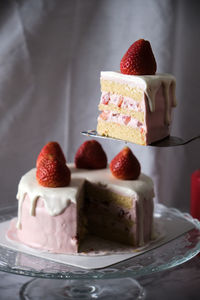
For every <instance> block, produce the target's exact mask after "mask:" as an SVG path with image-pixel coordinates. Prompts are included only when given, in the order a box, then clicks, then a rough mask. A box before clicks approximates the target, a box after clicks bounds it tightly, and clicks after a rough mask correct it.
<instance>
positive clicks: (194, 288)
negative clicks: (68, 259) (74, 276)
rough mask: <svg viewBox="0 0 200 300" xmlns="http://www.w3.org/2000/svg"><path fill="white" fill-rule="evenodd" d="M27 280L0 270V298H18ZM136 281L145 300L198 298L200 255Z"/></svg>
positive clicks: (194, 299)
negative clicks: (144, 294)
mask: <svg viewBox="0 0 200 300" xmlns="http://www.w3.org/2000/svg"><path fill="white" fill-rule="evenodd" d="M29 280H31V278H30V277H25V276H20V275H13V274H8V273H3V272H0V299H1V300H4V299H5V300H15V299H16V300H18V299H20V296H19V290H20V287H21V286H22V285H23V284H25V283H26V282H28V281H29ZM46 280H51V279H46ZM138 281H139V282H140V284H141V285H142V286H143V287H144V288H145V291H146V298H145V299H146V300H157V299H159V300H160V299H162V300H169V299H170V300H179V299H181V300H199V299H200V255H198V256H196V257H194V258H193V259H191V260H190V261H188V262H186V263H184V264H182V265H180V266H178V267H175V268H172V269H170V270H167V271H163V272H158V273H154V274H151V275H147V276H143V277H140V278H138ZM37 299H40V296H39V295H38V298H37ZM55 300H56V299H55ZM108 300H109V299H108Z"/></svg>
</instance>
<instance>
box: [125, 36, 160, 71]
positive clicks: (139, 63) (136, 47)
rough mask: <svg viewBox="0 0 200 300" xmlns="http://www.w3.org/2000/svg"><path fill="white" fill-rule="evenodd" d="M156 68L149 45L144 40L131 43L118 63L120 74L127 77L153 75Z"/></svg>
mask: <svg viewBox="0 0 200 300" xmlns="http://www.w3.org/2000/svg"><path fill="white" fill-rule="evenodd" d="M156 68H157V66H156V60H155V57H154V54H153V51H152V48H151V45H150V43H149V41H145V40H144V39H140V40H138V41H136V42H135V43H133V44H132V45H131V46H130V47H129V49H128V50H127V52H126V53H125V54H124V56H123V58H122V60H121V62H120V70H121V73H123V74H127V75H154V74H155V73H156Z"/></svg>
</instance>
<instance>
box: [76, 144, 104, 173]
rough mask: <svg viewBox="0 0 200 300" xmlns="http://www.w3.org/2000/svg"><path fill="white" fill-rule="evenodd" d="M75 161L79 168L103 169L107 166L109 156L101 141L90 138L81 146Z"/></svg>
mask: <svg viewBox="0 0 200 300" xmlns="http://www.w3.org/2000/svg"><path fill="white" fill-rule="evenodd" d="M74 162H75V165H76V168H79V169H103V168H106V166H107V156H106V154H105V152H104V150H103V148H102V146H101V144H100V143H98V142H97V141H95V140H90V141H86V142H84V143H83V144H82V145H81V146H80V147H79V149H78V150H77V152H76V155H75V159H74Z"/></svg>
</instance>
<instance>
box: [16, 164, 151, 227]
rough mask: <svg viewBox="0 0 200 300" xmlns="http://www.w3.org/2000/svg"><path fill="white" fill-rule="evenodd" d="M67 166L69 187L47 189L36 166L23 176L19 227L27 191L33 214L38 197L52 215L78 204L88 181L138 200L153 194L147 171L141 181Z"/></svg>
mask: <svg viewBox="0 0 200 300" xmlns="http://www.w3.org/2000/svg"><path fill="white" fill-rule="evenodd" d="M68 166H69V167H70V169H71V183H70V185H69V186H67V187H58V188H48V187H43V186H41V185H39V184H38V182H37V180H36V169H32V170H30V171H29V172H28V173H26V174H25V175H24V176H22V178H21V180H20V182H19V186H18V193H17V199H18V200H19V205H18V223H17V227H18V228H20V224H21V209H22V203H23V200H24V198H25V196H26V194H28V196H29V198H30V201H31V211H30V215H34V214H35V207H36V202H37V199H38V198H39V197H41V198H42V199H43V201H44V205H45V207H46V209H47V211H48V212H49V214H50V215H51V216H56V215H59V214H60V213H61V212H62V211H63V210H64V209H65V208H66V207H67V206H68V205H69V204H70V202H74V203H76V201H77V198H78V195H79V192H80V190H81V188H82V186H83V184H84V181H85V180H88V181H90V182H93V183H97V184H98V183H99V184H102V185H107V187H108V188H109V189H111V190H112V191H115V192H117V193H120V194H122V195H124V196H132V197H134V198H135V199H136V200H139V199H140V197H142V198H145V197H146V198H147V199H151V198H152V197H153V196H154V194H153V182H152V180H151V178H150V177H148V176H146V175H144V174H141V175H140V177H139V179H138V180H119V179H116V178H115V177H113V176H112V174H111V172H110V170H109V169H101V170H83V169H76V168H75V167H74V165H73V164H68ZM139 206H140V203H139Z"/></svg>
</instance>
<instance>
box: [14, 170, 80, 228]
mask: <svg viewBox="0 0 200 300" xmlns="http://www.w3.org/2000/svg"><path fill="white" fill-rule="evenodd" d="M83 182H84V180H83V179H81V178H80V179H78V178H77V179H72V180H71V183H70V185H69V186H68V187H61V188H46V187H43V186H41V185H39V184H38V182H37V180H36V169H32V170H30V171H29V172H28V173H26V174H25V175H24V176H23V177H22V178H21V180H20V183H19V186H18V193H17V199H18V200H19V205H18V222H17V227H18V228H20V226H21V212H22V204H23V201H24V198H25V196H26V194H28V196H29V198H30V201H31V209H30V215H31V216H34V215H35V208H36V202H37V199H38V198H39V197H41V199H42V200H43V201H44V205H45V208H46V209H47V211H48V213H49V214H50V215H51V216H56V215H59V214H60V213H62V211H63V210H64V209H65V208H67V206H68V205H69V204H70V202H71V201H72V202H74V203H75V202H76V198H77V193H78V190H79V188H80V187H81V186H82V185H83Z"/></svg>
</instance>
